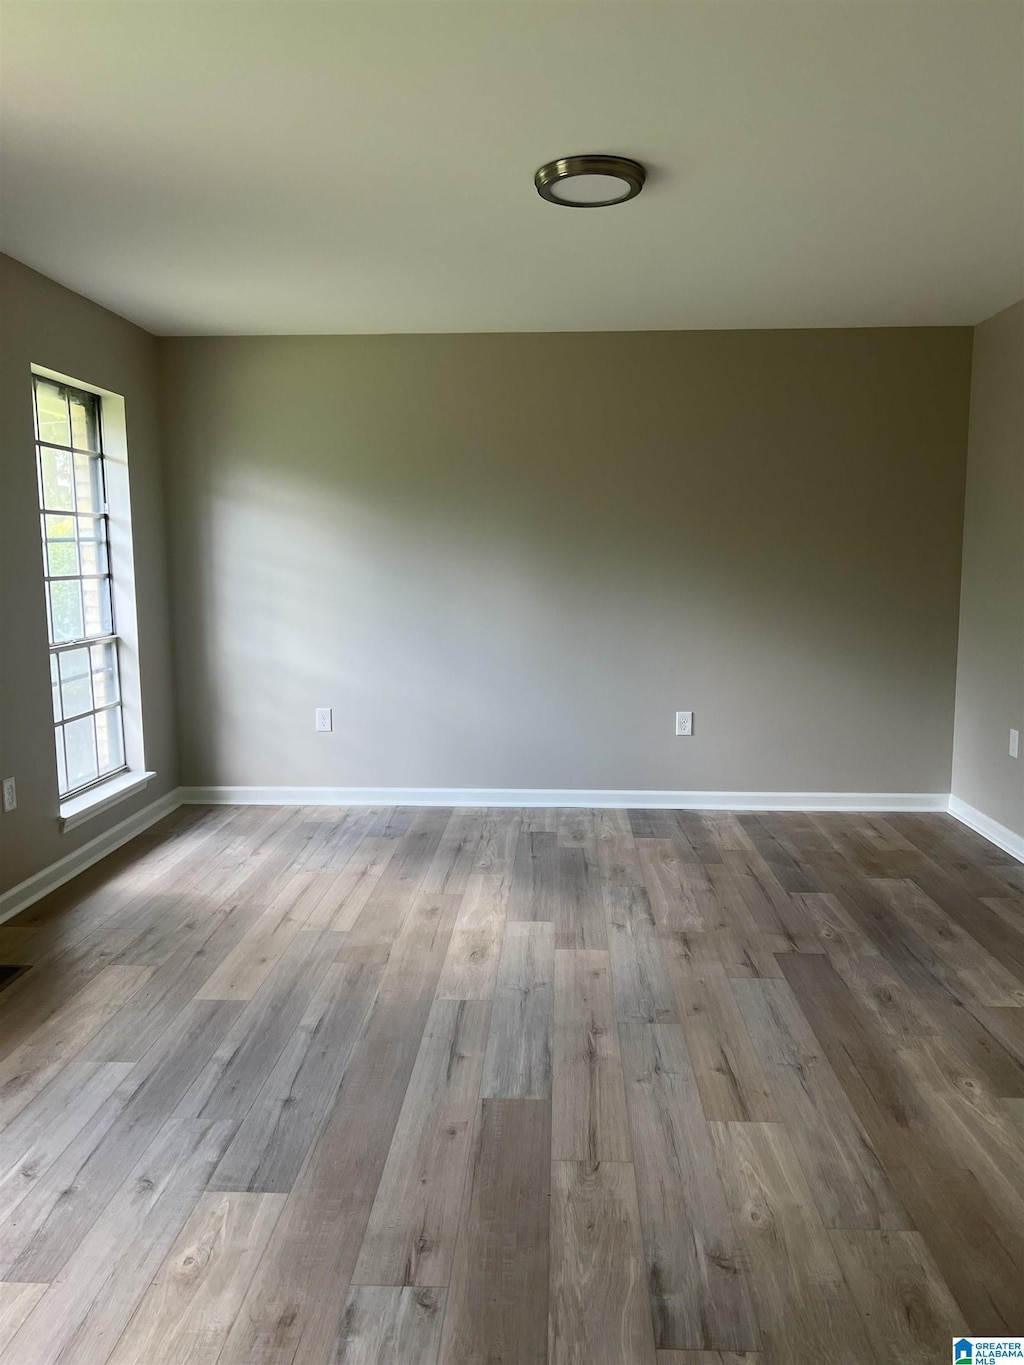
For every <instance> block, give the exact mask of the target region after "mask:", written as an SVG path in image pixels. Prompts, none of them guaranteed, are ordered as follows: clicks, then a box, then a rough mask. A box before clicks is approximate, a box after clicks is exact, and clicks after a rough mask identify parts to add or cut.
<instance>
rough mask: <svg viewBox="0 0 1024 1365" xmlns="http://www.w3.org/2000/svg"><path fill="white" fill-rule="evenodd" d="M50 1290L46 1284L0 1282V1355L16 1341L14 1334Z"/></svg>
mask: <svg viewBox="0 0 1024 1365" xmlns="http://www.w3.org/2000/svg"><path fill="white" fill-rule="evenodd" d="M48 1288H49V1285H45V1284H11V1283H10V1282H9V1281H0V1355H2V1354H3V1352H4V1351H5V1350H6V1348H7V1347H8V1346H9V1345H10V1343H11V1342H12V1341H13V1340H14V1334H15V1333H16V1332H17V1330H18V1328H19V1327H20V1326H21V1324H22V1323H23V1322H24V1321H25V1319H26V1318H27V1317H28V1315H29V1313H31V1312H32V1309H33V1308H34V1307H35V1305H36V1301H37V1300H38V1299H39V1298H41V1297H42V1295H43V1294H44V1293H45V1292H46V1290H47V1289H48Z"/></svg>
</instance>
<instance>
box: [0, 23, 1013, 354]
mask: <svg viewBox="0 0 1024 1365" xmlns="http://www.w3.org/2000/svg"><path fill="white" fill-rule="evenodd" d="M2 40H3V41H2V101H3V148H2V205H0V209H2V217H0V247H2V249H3V250H5V251H6V252H8V253H9V254H10V255H12V256H15V257H17V258H18V259H19V260H22V261H25V262H27V263H28V264H29V265H31V266H34V267H35V268H36V269H38V270H41V271H42V272H43V273H44V274H46V275H50V276H52V277H53V278H55V279H57V280H59V281H61V282H62V283H64V284H67V285H70V286H71V287H72V288H74V289H77V290H79V291H80V292H81V293H83V294H86V295H88V296H89V297H91V298H94V299H97V300H99V301H100V302H101V303H104V304H106V305H107V306H108V307H110V308H113V309H114V310H115V311H117V312H119V313H122V314H124V315H125V316H127V317H129V318H132V319H133V320H135V321H137V322H139V323H141V324H142V325H143V326H145V327H148V328H149V329H150V330H152V331H154V332H158V333H172V334H176V333H313V332H491V331H590V330H603V329H626V330H639V329H662V328H746V327H752V328H759V327H841V326H855V327H863V326H875V325H882V326H904V325H911V324H964V323H974V322H977V321H979V320H980V319H981V318H984V317H987V316H989V315H991V314H992V313H994V312H997V311H998V310H999V309H1001V308H1003V307H1005V306H1007V305H1008V304H1010V303H1012V302H1014V301H1015V300H1016V299H1018V298H1020V297H1021V296H1022V294H1024V285H1022V254H1024V252H1022V225H1024V207H1022V193H1024V191H1022V176H1024V113H1022V89H1024V82H1022V71H1024V4H1022V3H1020V0H974V2H971V3H964V2H963V0H952V2H951V3H946V0H749V2H748V0H653V3H647V2H646V0H621V2H619V0H581V2H580V3H560V2H559V0H533V2H531V0H511V3H506V2H505V0H433V2H432V3H429V2H426V0H413V2H412V3H400V2H398V0H368V2H367V3H362V2H361V0H281V2H280V3H266V2H264V0H259V2H258V3H257V2H255V0H226V2H225V3H218V2H217V0H193V2H191V3H189V2H187V0H175V2H174V3H168V2H167V0H120V3H96V2H95V0H73V2H70V0H57V2H56V3H46V2H45V0H5V3H4V4H3V6H2ZM582 152H612V153H620V154H624V155H627V156H631V157H636V158H638V159H639V160H641V161H643V162H645V163H646V165H647V166H648V169H649V175H650V178H649V180H648V184H647V187H646V189H645V190H644V192H643V194H642V195H641V196H640V197H639V199H637V200H635V201H634V202H632V203H629V204H624V205H619V206H616V207H612V208H607V209H597V210H589V211H580V210H569V209H564V208H559V207H556V206H554V205H552V204H548V203H545V202H544V201H543V200H541V199H540V198H539V197H538V196H537V194H536V192H535V191H534V189H533V185H532V177H533V172H534V170H535V169H536V168H537V166H538V165H540V164H541V163H542V162H545V161H548V160H550V159H551V158H553V157H558V156H567V155H573V154H577V153H582Z"/></svg>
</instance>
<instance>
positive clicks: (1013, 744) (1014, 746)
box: [1010, 730, 1020, 758]
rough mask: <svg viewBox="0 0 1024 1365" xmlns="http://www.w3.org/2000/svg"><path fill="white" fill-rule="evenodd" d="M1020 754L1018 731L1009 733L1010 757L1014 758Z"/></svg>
mask: <svg viewBox="0 0 1024 1365" xmlns="http://www.w3.org/2000/svg"><path fill="white" fill-rule="evenodd" d="M1019 753H1020V731H1019V730H1011V731H1010V757H1011V758H1016V757H1017V756H1018V754H1019Z"/></svg>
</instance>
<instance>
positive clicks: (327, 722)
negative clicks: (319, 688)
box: [316, 706, 334, 735]
mask: <svg viewBox="0 0 1024 1365" xmlns="http://www.w3.org/2000/svg"><path fill="white" fill-rule="evenodd" d="M333 729H334V722H333V719H332V717H331V708H330V707H329V706H318V707H317V708H316V732H317V734H318V735H328V734H330V732H331V731H332V730H333Z"/></svg>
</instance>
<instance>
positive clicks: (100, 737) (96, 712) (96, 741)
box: [33, 375, 127, 799]
mask: <svg viewBox="0 0 1024 1365" xmlns="http://www.w3.org/2000/svg"><path fill="white" fill-rule="evenodd" d="M33 410H34V416H35V434H36V472H37V475H38V481H39V510H40V529H41V533H42V542H43V575H44V580H45V590H46V621H47V630H48V635H49V642H50V684H51V691H52V696H53V720H54V737H55V741H56V749H57V780H58V790H59V793H60V796H61V798H62V799H67V798H69V797H72V796H76V795H78V794H79V793H80V792H82V791H85V790H86V789H87V788H89V787H91V786H93V785H95V783H97V782H101V781H103V780H105V779H106V778H108V777H111V776H113V775H114V774H115V773H119V772H123V771H124V770H125V769H126V767H127V764H126V762H125V754H124V721H123V716H122V712H121V685H120V674H119V669H118V637H117V633H116V629H115V625H114V609H113V595H112V581H111V573H110V535H109V524H108V518H107V506H106V496H105V480H104V463H103V440H102V423H101V416H102V414H101V405H100V399H99V398H98V397H97V395H96V394H92V393H88V392H86V391H85V390H83V389H76V388H74V387H73V386H72V385H69V384H62V383H59V382H58V381H57V380H53V379H46V378H44V377H43V376H41V375H34V376H33Z"/></svg>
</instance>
